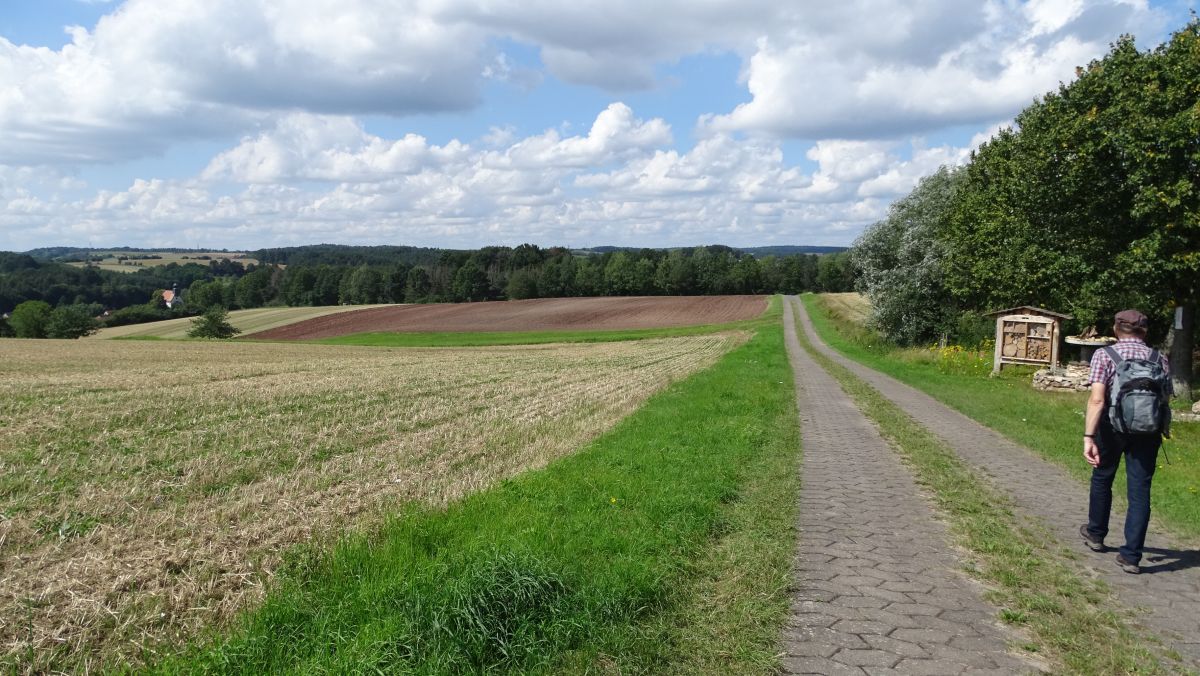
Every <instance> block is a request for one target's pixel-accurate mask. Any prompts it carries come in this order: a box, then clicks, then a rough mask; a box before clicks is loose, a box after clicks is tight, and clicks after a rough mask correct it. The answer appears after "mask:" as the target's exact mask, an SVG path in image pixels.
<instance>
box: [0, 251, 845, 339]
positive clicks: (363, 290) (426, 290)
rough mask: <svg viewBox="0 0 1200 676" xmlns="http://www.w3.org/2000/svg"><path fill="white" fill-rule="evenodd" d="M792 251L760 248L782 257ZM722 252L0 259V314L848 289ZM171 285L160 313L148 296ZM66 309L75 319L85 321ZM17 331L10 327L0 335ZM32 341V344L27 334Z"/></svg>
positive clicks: (838, 275) (120, 315)
mask: <svg viewBox="0 0 1200 676" xmlns="http://www.w3.org/2000/svg"><path fill="white" fill-rule="evenodd" d="M794 249H796V248H792V247H788V248H784V247H772V248H767V249H766V250H774V251H789V250H794ZM751 251H754V250H738V249H734V248H731V247H727V246H722V245H712V246H703V247H696V248H692V249H670V250H666V249H618V248H609V247H605V248H603V249H599V250H595V251H593V252H580V251H579V250H574V251H573V250H570V249H566V248H559V247H554V248H542V247H539V246H536V245H533V244H522V245H520V246H517V247H485V248H483V249H479V250H475V251H456V250H439V249H424V248H418V247H401V246H394V247H353V246H334V245H315V246H308V247H290V248H286V249H263V250H259V251H253V252H249V253H248V256H249V257H251V258H253V259H256V260H259V261H261V263H260V264H259V265H255V264H253V263H250V264H243V263H242V262H241V261H238V260H232V259H225V258H222V259H214V260H210V261H205V262H200V261H198V262H187V263H184V264H180V263H174V262H172V263H168V264H166V265H157V266H146V267H142V268H138V269H136V270H135V271H133V272H114V271H110V270H103V269H99V268H97V267H94V266H87V265H84V266H79V265H72V264H71V263H78V262H80V261H87V260H88V255H89V254H88V253H87V252H88V250H86V249H66V248H62V249H41V250H35V251H33V252H28V253H9V252H0V314H8V313H13V312H14V311H16V309H17V308H18V306H21V305H22V304H23V303H28V302H30V301H34V302H37V303H44V304H45V305H39V306H38V307H40V308H42V311H43V312H49V311H50V309H59V308H65V307H73V308H83V307H86V308H87V313H92V316H98V315H100V314H102V313H104V312H105V311H108V313H109V314H108V316H107V317H105V319H104V323H105V325H109V326H119V325H123V324H134V323H142V322H147V321H156V320H160V319H169V318H174V317H182V316H189V315H194V314H198V313H200V312H203V311H204V310H205V309H207V308H209V307H211V306H214V305H217V306H221V307H224V308H226V309H231V310H232V309H248V308H256V307H264V306H309V305H313V306H317V305H339V304H349V305H366V304H375V303H429V302H467V301H486V300H521V299H528V298H561V297H582V296H641V295H716V294H760V293H801V292H804V291H848V290H851V289H853V287H854V281H855V280H854V272H853V269H852V268H851V266H850V265H849V261H848V259H847V256H846V255H845V254H844V253H840V252H839V253H794V254H784V255H773V254H768V255H755V254H754V253H751ZM171 288H177V289H178V290H179V291H180V292H181V297H182V301H183V302H182V303H175V304H173V305H174V307H172V308H168V307H166V305H165V304H164V303H163V302H162V300H161V297H160V296H159V295H157V294H158V292H160V291H162V290H165V289H171ZM87 313H85V312H83V311H82V309H80V310H78V311H77V312H76V314H79V315H83V314H87ZM14 333H15V334H17V335H21V332H20V331H14V327H13V326H11V319H10V320H8V321H5V322H3V323H2V324H0V335H8V336H11V335H14ZM27 337H36V336H27Z"/></svg>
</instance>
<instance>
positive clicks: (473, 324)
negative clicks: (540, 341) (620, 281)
mask: <svg viewBox="0 0 1200 676" xmlns="http://www.w3.org/2000/svg"><path fill="white" fill-rule="evenodd" d="M766 309H767V299H766V297H765V296H648V297H641V296H639V297H632V298H541V299H536V300H513V301H504V302H494V303H447V304H437V305H394V306H389V307H381V308H371V309H366V310H358V311H356V312H344V313H341V314H336V315H328V316H325V317H317V318H315V319H310V320H307V321H303V322H297V323H295V324H289V325H287V326H281V327H279V328H276V329H271V330H269V331H261V332H259V333H254V334H251V335H249V336H246V337H247V338H257V339H264V340H310V339H314V338H333V337H335V336H345V335H349V334H352V333H364V332H368V331H389V332H399V333H420V332H432V331H462V332H467V331H563V330H592V329H598V330H627V329H648V328H659V327H667V326H695V325H700V324H721V323H724V322H733V321H738V320H742V319H753V318H754V317H757V316H758V315H760V314H762V313H763V311H765V310H766Z"/></svg>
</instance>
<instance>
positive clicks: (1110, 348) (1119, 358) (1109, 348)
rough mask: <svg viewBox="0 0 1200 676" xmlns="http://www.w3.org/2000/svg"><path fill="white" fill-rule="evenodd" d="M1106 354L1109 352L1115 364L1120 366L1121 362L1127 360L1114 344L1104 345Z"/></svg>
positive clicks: (1109, 356)
mask: <svg viewBox="0 0 1200 676" xmlns="http://www.w3.org/2000/svg"><path fill="white" fill-rule="evenodd" d="M1104 354H1107V355H1108V358H1109V359H1111V360H1112V362H1113V366H1119V365H1120V364H1121V362H1123V361H1125V358H1124V357H1122V356H1121V355H1120V354H1118V353H1117V348H1115V347H1113V346H1112V345H1105V346H1104Z"/></svg>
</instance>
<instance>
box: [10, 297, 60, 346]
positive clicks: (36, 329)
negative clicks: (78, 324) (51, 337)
mask: <svg viewBox="0 0 1200 676" xmlns="http://www.w3.org/2000/svg"><path fill="white" fill-rule="evenodd" d="M51 312H53V309H52V308H51V307H50V304H49V303H47V302H45V301H41V300H27V301H25V302H24V303H21V304H20V305H18V306H17V307H15V308H13V311H12V316H10V317H9V318H8V325H9V326H10V327H12V331H13V335H15V336H16V337H17V338H45V337H46V323H47V322H49V321H50V313H51Z"/></svg>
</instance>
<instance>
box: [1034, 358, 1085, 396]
mask: <svg viewBox="0 0 1200 676" xmlns="http://www.w3.org/2000/svg"><path fill="white" fill-rule="evenodd" d="M1033 388H1034V389H1035V390H1044V391H1046V392H1087V389H1088V365H1087V364H1084V363H1083V362H1072V363H1070V364H1067V365H1066V367H1059V368H1052V369H1042V370H1040V371H1038V372H1036V373H1034V374H1033Z"/></svg>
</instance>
